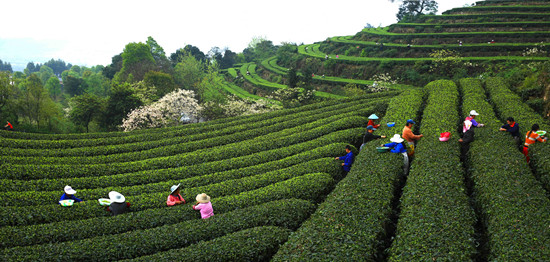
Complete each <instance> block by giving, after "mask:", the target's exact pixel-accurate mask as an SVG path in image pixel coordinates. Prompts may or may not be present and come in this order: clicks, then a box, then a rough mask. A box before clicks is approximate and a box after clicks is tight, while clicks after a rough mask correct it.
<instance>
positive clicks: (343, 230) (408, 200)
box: [0, 78, 550, 261]
mask: <svg viewBox="0 0 550 262" xmlns="http://www.w3.org/2000/svg"><path fill="white" fill-rule="evenodd" d="M505 84H506V82H505V81H504V80H503V79H500V78H489V79H487V80H484V81H481V80H477V79H462V80H461V81H459V82H458V83H455V82H452V81H448V80H440V81H435V82H432V83H430V84H428V85H427V86H426V87H424V88H420V89H409V90H407V91H404V92H399V91H392V92H383V93H376V94H371V95H369V96H365V97H359V98H347V99H342V100H329V101H326V102H322V103H317V104H312V105H308V106H304V107H300V108H297V109H286V110H280V111H275V112H271V113H267V114H262V115H255V116H248V117H237V118H231V119H225V120H217V121H212V122H206V123H200V124H191V125H187V126H182V127H174V128H166V129H151V130H145V131H136V132H128V133H103V134H100V133H96V134H69V135H43V134H27V133H17V132H5V131H3V132H1V133H0V134H1V135H2V141H3V142H4V143H3V146H2V148H1V151H0V154H2V158H1V159H2V160H1V161H2V162H1V163H2V169H1V171H0V172H1V177H2V179H1V184H2V187H0V188H1V192H0V198H1V199H2V201H1V202H0V203H2V204H1V205H2V206H1V207H0V212H1V214H2V216H1V217H2V219H1V220H0V223H1V227H0V237H1V238H2V241H1V248H2V253H1V255H0V256H1V260H2V261H32V260H48V261H49V260H69V261H75V260H79V261H86V260H90V261H110V260H120V259H138V260H144V261H151V260H155V261H156V260H164V261H173V260H174V259H175V258H178V259H179V258H182V259H187V260H189V261H197V260H208V261H235V260H270V259H272V260H274V261H296V260H311V259H319V260H323V261H343V260H348V259H351V260H354V261H370V260H372V261H375V260H389V261H425V260H432V259H433V260H444V261H468V260H475V259H484V260H491V261H494V260H498V261H517V260H523V259H527V260H531V261H537V260H540V261H542V260H545V259H546V258H547V257H549V256H550V249H548V246H550V237H549V236H550V228H549V227H548V221H550V200H549V198H548V187H549V186H548V185H549V184H548V180H549V179H548V171H547V170H548V168H550V166H549V165H548V164H547V163H548V159H547V158H548V157H547V156H548V154H545V150H546V149H548V147H547V145H546V144H543V145H539V146H538V147H536V148H535V149H533V150H532V151H533V162H534V163H535V164H534V168H533V169H531V168H530V167H529V166H528V165H527V163H526V162H525V159H524V156H523V155H522V154H521V152H519V150H517V146H515V142H514V140H513V139H512V138H511V137H510V136H509V135H507V134H504V133H503V132H498V127H499V126H500V125H501V124H500V123H501V122H502V121H503V119H502V116H507V115H508V114H509V113H511V112H513V114H514V116H517V120H518V122H519V123H521V126H522V127H525V126H529V125H530V123H532V122H534V121H540V122H539V123H544V120H542V118H540V116H539V117H538V118H537V115H536V113H534V112H532V110H530V108H528V107H526V106H525V105H524V104H522V103H521V102H516V103H512V101H520V100H519V99H518V98H516V97H514V94H513V93H512V92H511V91H510V90H509V89H507V88H506V86H505ZM495 86H498V88H496V89H495V88H494V87H495ZM486 94H487V95H489V97H490V98H491V99H488V97H487V95H486ZM487 101H490V102H487ZM471 108H474V109H475V110H477V111H478V112H479V113H480V115H479V118H478V121H479V122H481V123H486V127H483V128H478V130H477V133H476V140H475V141H474V142H472V143H471V145H470V148H469V150H468V151H462V152H461V146H460V144H459V143H458V142H457V140H458V138H459V137H458V135H457V130H459V129H460V128H461V121H462V119H463V118H464V117H465V116H466V114H467V112H469V110H470V109H471ZM506 110H510V111H506ZM372 113H376V114H378V115H380V116H383V118H382V120H381V123H383V124H384V123H386V122H390V121H392V122H396V123H397V125H396V126H395V127H391V128H390V127H386V126H384V125H383V126H382V127H381V128H380V130H379V131H377V132H378V133H380V134H383V135H387V136H391V135H393V134H394V133H401V128H402V126H403V123H404V122H405V121H406V120H407V119H409V118H414V119H416V120H417V126H418V127H419V128H418V130H417V131H418V132H420V133H422V134H424V138H422V139H421V140H420V142H419V143H418V144H417V150H416V154H415V158H414V161H413V162H412V163H411V167H410V172H409V174H408V175H405V174H404V172H403V169H402V156H401V155H399V154H391V153H378V152H377V151H376V150H375V147H376V146H378V145H379V144H381V143H385V142H386V141H387V139H383V141H374V142H370V143H368V144H367V145H366V146H365V149H364V150H363V151H362V152H360V153H359V154H358V155H357V157H356V161H355V164H354V166H353V168H352V171H351V172H350V173H349V174H348V175H347V176H346V177H342V172H341V168H340V167H339V164H340V161H335V160H334V159H333V157H334V156H339V155H343V154H344V150H343V149H344V146H345V145H346V144H351V145H353V146H354V147H355V148H358V146H359V145H360V143H361V142H360V140H361V137H362V134H363V132H364V127H365V124H366V122H367V118H366V117H367V116H368V115H370V114H372ZM544 127H545V128H547V127H548V126H547V125H544ZM443 131H450V132H451V133H453V137H452V138H451V141H449V142H439V140H438V136H439V133H440V132H443ZM523 131H524V130H523V129H522V132H523ZM353 151H354V152H355V153H358V152H357V150H355V149H354V150H353ZM178 183H181V184H182V188H183V189H182V195H183V197H184V198H185V199H186V200H188V201H189V202H194V197H195V195H197V194H199V193H203V192H206V193H207V194H208V195H210V196H211V197H212V204H213V206H214V210H215V216H214V217H212V218H210V219H206V220H203V219H200V215H199V214H198V212H197V211H194V210H192V208H191V205H192V204H185V205H180V206H174V207H166V204H165V199H166V197H167V195H168V194H169V188H170V186H171V185H173V184H178ZM67 184H68V185H71V186H72V187H74V188H75V189H77V191H78V192H77V196H78V197H80V198H82V199H84V200H85V201H84V202H82V203H75V205H73V206H72V207H61V206H59V205H58V204H57V200H58V199H59V196H60V195H61V194H62V188H63V187H64V186H65V185H67ZM111 190H115V191H118V192H121V193H122V194H124V195H125V196H126V199H127V201H128V202H130V203H131V204H132V206H131V212H129V213H126V214H122V215H119V216H115V217H112V216H110V215H109V213H108V212H107V211H106V210H105V207H102V206H100V205H99V204H98V202H97V199H98V198H104V197H107V194H108V192H109V191H111ZM237 247H238V248H237ZM199 250H200V251H199ZM178 259H175V260H178Z"/></svg>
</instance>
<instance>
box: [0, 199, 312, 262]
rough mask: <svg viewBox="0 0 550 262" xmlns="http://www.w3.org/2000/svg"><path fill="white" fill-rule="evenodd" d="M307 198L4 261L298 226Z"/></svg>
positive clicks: (25, 252)
mask: <svg viewBox="0 0 550 262" xmlns="http://www.w3.org/2000/svg"><path fill="white" fill-rule="evenodd" d="M313 210H314V206H313V205H312V204H311V203H310V202H308V201H304V200H298V199H289V200H282V201H275V202H269V203H266V204H262V205H256V206H252V205H251V206H249V207H244V208H243V209H239V210H235V211H232V212H228V213H225V214H219V215H214V217H212V218H209V219H206V220H203V219H194V220H189V221H184V222H179V223H176V224H171V225H164V226H160V227H156V228H152V229H147V230H134V231H131V232H127V233H123V234H116V235H107V236H98V237H92V238H88V239H83V240H76V241H71V242H64V243H52V244H44V245H35V246H29V247H15V248H9V249H4V250H3V252H2V254H0V260H2V261H11V260H19V261H31V260H32V261H40V260H41V261H53V260H64V261H87V260H90V258H93V260H94V261H113V260H119V259H129V258H137V257H140V256H144V255H150V254H154V253H157V252H160V251H165V250H169V249H174V248H182V247H185V246H188V245H190V244H194V243H198V242H199V241H205V240H210V239H214V238H216V237H222V236H225V235H227V234H230V233H234V232H238V231H241V230H245V229H249V228H253V227H258V226H278V227H285V228H288V229H296V228H297V227H298V226H299V225H300V224H301V223H302V221H304V220H305V219H306V218H307V217H308V216H309V215H310V214H311V212H313Z"/></svg>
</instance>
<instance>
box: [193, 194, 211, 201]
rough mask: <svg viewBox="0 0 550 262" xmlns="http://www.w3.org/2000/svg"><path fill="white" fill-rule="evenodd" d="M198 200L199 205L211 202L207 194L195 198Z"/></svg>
mask: <svg viewBox="0 0 550 262" xmlns="http://www.w3.org/2000/svg"><path fill="white" fill-rule="evenodd" d="M195 199H196V200H197V202H199V203H208V202H210V197H209V196H208V195H207V194H205V193H202V194H198V195H197V197H196V198H195Z"/></svg>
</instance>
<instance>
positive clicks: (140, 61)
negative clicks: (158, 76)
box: [113, 43, 156, 83]
mask: <svg viewBox="0 0 550 262" xmlns="http://www.w3.org/2000/svg"><path fill="white" fill-rule="evenodd" d="M121 56H122V68H121V69H120V71H119V72H117V73H116V74H115V76H114V78H113V80H114V81H115V82H118V83H122V82H125V81H127V80H128V78H129V76H130V75H132V76H133V79H131V81H129V82H132V81H141V80H143V77H144V76H145V73H147V72H149V71H150V70H153V69H154V68H155V64H156V63H155V58H154V57H153V55H152V54H151V47H150V46H149V45H148V44H144V43H129V44H127V45H126V47H124V51H123V52H122V54H121Z"/></svg>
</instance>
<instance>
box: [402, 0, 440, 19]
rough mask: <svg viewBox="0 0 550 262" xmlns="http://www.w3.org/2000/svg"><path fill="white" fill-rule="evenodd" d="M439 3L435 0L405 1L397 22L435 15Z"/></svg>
mask: <svg viewBox="0 0 550 262" xmlns="http://www.w3.org/2000/svg"><path fill="white" fill-rule="evenodd" d="M436 12H437V2H436V1H435V0H403V3H401V5H400V6H399V10H398V12H397V15H396V16H397V20H398V21H403V20H409V19H411V20H412V19H414V18H415V17H417V16H419V15H422V14H432V15H433V14H435V13H436Z"/></svg>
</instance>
